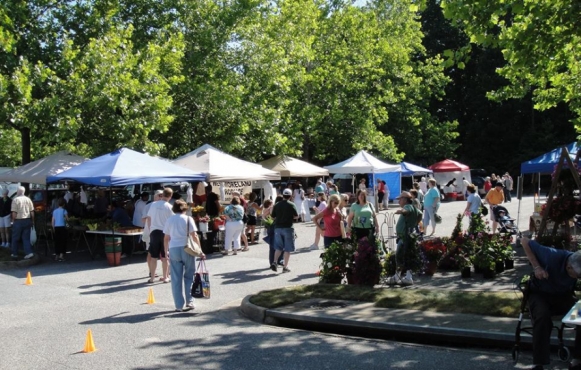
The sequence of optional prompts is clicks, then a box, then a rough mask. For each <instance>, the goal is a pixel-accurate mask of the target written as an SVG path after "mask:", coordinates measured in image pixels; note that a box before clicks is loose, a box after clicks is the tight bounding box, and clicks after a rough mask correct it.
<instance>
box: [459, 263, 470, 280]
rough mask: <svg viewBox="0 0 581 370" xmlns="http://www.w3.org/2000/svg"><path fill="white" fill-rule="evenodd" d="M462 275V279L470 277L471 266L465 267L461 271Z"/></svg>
mask: <svg viewBox="0 0 581 370" xmlns="http://www.w3.org/2000/svg"><path fill="white" fill-rule="evenodd" d="M460 274H461V275H462V279H467V278H469V277H470V266H467V267H464V268H463V269H462V270H460Z"/></svg>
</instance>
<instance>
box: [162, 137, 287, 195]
mask: <svg viewBox="0 0 581 370" xmlns="http://www.w3.org/2000/svg"><path fill="white" fill-rule="evenodd" d="M173 163H174V164H177V165H180V166H183V167H186V168H189V169H191V170H193V171H197V172H201V173H203V174H205V175H206V180H207V181H209V182H214V184H213V186H214V187H216V186H217V187H219V190H218V191H219V192H220V199H222V201H228V200H229V197H230V196H231V191H232V190H237V191H240V192H243V191H244V190H243V189H249V188H252V187H256V188H258V187H260V188H262V189H263V190H264V193H265V195H266V196H270V197H272V199H274V198H276V191H275V190H274V189H273V186H272V184H271V183H270V181H269V180H280V174H279V173H278V172H274V171H271V170H268V169H266V168H264V167H262V166H261V165H259V164H256V163H251V162H247V161H244V160H242V159H238V158H236V157H234V156H231V155H230V154H226V153H224V152H223V151H221V150H219V149H217V148H214V147H213V146H211V145H210V144H204V145H202V146H201V147H199V148H197V149H195V150H193V151H191V152H189V153H188V154H185V155H183V156H181V157H179V158H177V159H175V160H174V161H173ZM253 185H254V186H253ZM226 188H228V190H226ZM214 190H216V189H214Z"/></svg>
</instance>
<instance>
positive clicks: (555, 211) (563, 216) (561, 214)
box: [541, 195, 581, 224]
mask: <svg viewBox="0 0 581 370" xmlns="http://www.w3.org/2000/svg"><path fill="white" fill-rule="evenodd" d="M579 211H581V201H580V200H579V199H577V198H576V197H574V196H573V195H563V196H560V197H555V198H553V202H552V204H551V209H550V211H549V212H548V213H547V204H543V205H542V207H541V215H542V216H547V218H549V219H550V220H553V221H555V223H556V224H562V223H563V222H566V221H569V220H570V219H572V218H573V217H575V215H576V214H577V213H579Z"/></svg>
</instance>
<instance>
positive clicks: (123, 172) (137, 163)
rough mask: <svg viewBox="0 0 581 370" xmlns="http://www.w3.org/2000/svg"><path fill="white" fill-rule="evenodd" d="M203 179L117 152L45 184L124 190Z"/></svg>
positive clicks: (161, 161) (168, 165) (159, 161)
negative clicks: (62, 183)
mask: <svg viewBox="0 0 581 370" xmlns="http://www.w3.org/2000/svg"><path fill="white" fill-rule="evenodd" d="M205 179H206V176H204V175H203V174H201V173H199V172H194V171H192V170H189V169H187V168H185V167H182V166H178V165H176V164H173V163H171V162H169V161H167V160H164V159H161V158H156V157H152V156H150V155H147V154H143V153H139V152H136V151H134V150H131V149H127V148H120V149H117V150H115V151H113V152H111V153H109V154H105V155H102V156H100V157H97V158H94V159H91V160H89V161H87V162H84V163H81V164H80V165H78V166H76V167H73V168H71V169H69V170H67V171H63V172H61V173H59V174H57V175H53V176H49V177H47V179H46V182H47V183H52V182H58V181H77V182H81V183H84V184H88V185H95V186H125V185H134V184H146V183H156V182H180V181H188V182H190V181H204V180H205Z"/></svg>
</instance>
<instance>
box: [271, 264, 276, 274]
mask: <svg viewBox="0 0 581 370" xmlns="http://www.w3.org/2000/svg"><path fill="white" fill-rule="evenodd" d="M270 269H271V270H272V271H274V272H276V270H277V266H276V263H271V264H270Z"/></svg>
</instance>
